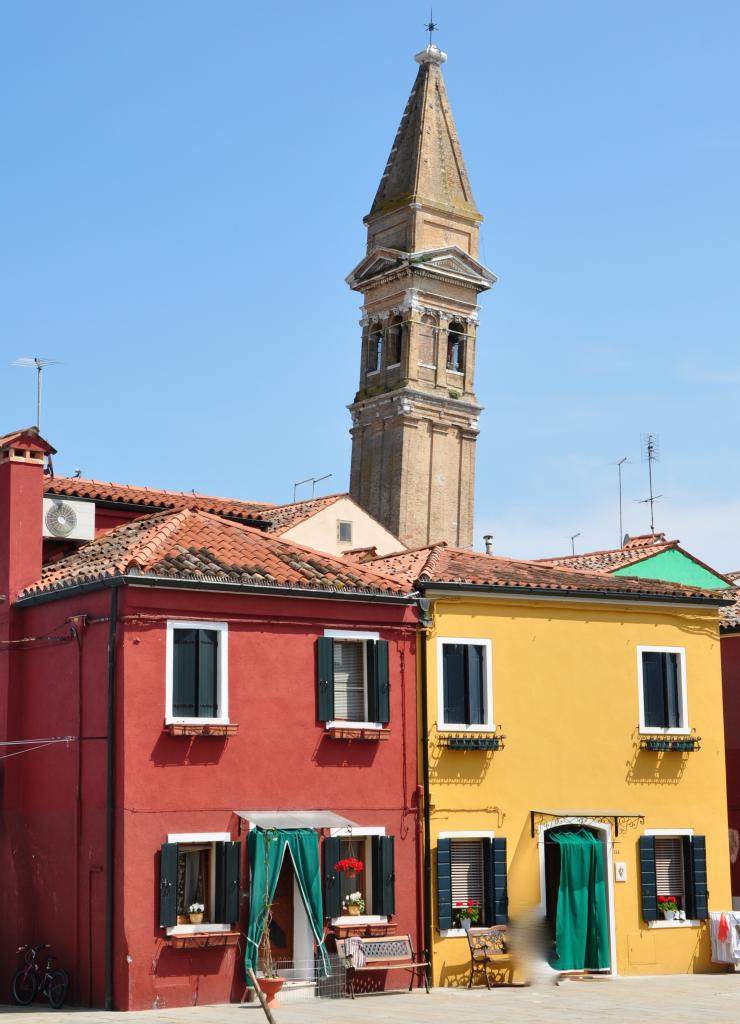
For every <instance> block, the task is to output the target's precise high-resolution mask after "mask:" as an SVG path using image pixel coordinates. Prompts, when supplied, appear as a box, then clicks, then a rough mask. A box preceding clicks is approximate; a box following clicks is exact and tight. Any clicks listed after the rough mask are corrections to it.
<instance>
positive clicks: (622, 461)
mask: <svg viewBox="0 0 740 1024" xmlns="http://www.w3.org/2000/svg"><path fill="white" fill-rule="evenodd" d="M625 462H629V459H628V458H627V456H626V455H625V456H624V458H622V459H620V460H619V461H618V462H617V472H618V473H619V546H620V548H623V547H624V531H623V530H622V466H623V465H624V464H625Z"/></svg>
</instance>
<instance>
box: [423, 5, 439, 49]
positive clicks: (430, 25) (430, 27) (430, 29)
mask: <svg viewBox="0 0 740 1024" xmlns="http://www.w3.org/2000/svg"><path fill="white" fill-rule="evenodd" d="M437 27H438V26H437V25H436V24H435V21H434V11H433V10H432V8H431V7H430V8H429V21H428V22H427V23H426V25H425V26H424V28H425V29H426V30H427V32H428V33H429V45H430V46H432V45H433V44H432V32H436V31H437Z"/></svg>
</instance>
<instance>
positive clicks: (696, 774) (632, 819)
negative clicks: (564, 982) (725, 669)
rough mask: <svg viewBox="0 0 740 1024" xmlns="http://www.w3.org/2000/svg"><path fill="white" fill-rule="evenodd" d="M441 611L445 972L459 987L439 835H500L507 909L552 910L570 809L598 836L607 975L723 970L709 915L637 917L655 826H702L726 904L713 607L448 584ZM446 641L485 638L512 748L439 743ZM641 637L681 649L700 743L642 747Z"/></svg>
mask: <svg viewBox="0 0 740 1024" xmlns="http://www.w3.org/2000/svg"><path fill="white" fill-rule="evenodd" d="M430 593H431V592H430ZM432 609H433V610H432V616H433V625H432V626H431V628H430V629H429V630H428V631H427V636H426V646H427V652H426V653H427V673H428V676H427V678H428V682H427V704H428V715H427V727H428V733H429V801H430V845H431V850H432V872H431V874H432V893H431V894H430V895H431V907H432V922H433V928H432V934H433V951H432V956H433V972H434V980H435V983H437V984H443V985H444V984H447V985H449V984H453V985H454V984H460V983H461V982H463V981H464V980H465V979H466V977H467V969H468V962H469V957H468V946H467V941H466V939H465V937H464V933H462V932H455V931H454V930H452V931H450V930H443V931H440V928H439V922H440V917H439V908H438V884H437V878H438V868H439V863H438V850H439V848H440V837H443V836H447V837H449V836H451V835H452V836H454V835H455V834H465V833H467V834H470V833H472V834H480V835H491V836H495V837H497V838H505V839H506V848H507V855H506V856H507V885H508V908H509V915H510V917H511V919H512V920H513V921H516V919H517V918H519V917H521V915H522V914H524V913H525V912H527V911H528V910H531V909H532V908H539V909H540V910H544V908H545V903H546V900H545V892H544V888H545V886H546V884H547V883H546V882H545V875H544V854H545V843H546V842H547V832H548V829H549V828H550V827H553V826H557V825H559V824H562V823H565V822H568V821H578V822H580V821H584V822H585V823H586V824H587V825H589V826H591V828H592V829H593V830H594V834H595V835H596V836H597V838H598V839H599V841H600V842H601V843H602V847H603V856H604V869H605V882H606V888H605V891H606V899H607V906H606V909H607V915H608V922H609V947H610V948H609V957H610V962H609V969H610V970H611V972H612V973H614V974H620V975H645V974H664V973H665V974H668V973H685V972H687V971H711V970H713V969H717V968H716V966H714V965H712V963H711V961H710V945H709V935H708V928H707V923H706V921H700V922H695V923H681V924H679V923H668V922H664V921H662V920H659V921H651V922H647V921H645V920H644V919H643V910H642V903H641V899H642V895H641V885H642V878H641V870H640V853H639V839H640V837H641V836H645V835H648V834H650V833H651V832H652V831H653V830H663V832H664V833H665V834H671V835H677V836H680V835H682V834H685V833H687V832H688V833H691V832H693V835H694V836H705V837H706V866H707V877H708V888H709V907H710V909H712V910H714V909H727V908H728V907H729V906H730V905H731V894H730V880H729V869H728V859H727V811H726V802H725V779H724V743H723V723H722V698H721V674H720V645H719V634H718V622H717V609H716V608H710V609H701V608H698V607H695V608H687V607H680V608H679V607H665V606H663V607H661V606H659V605H657V604H652V603H650V602H648V601H646V602H645V603H644V604H640V603H632V604H629V605H628V604H623V605H622V604H620V603H618V602H614V601H596V600H594V601H589V602H585V601H582V600H581V601H573V600H570V601H569V600H568V599H567V598H557V599H549V600H542V599H539V600H538V599H535V598H533V597H532V598H517V599H513V600H512V599H508V600H507V599H505V598H503V597H501V598H498V599H494V598H492V597H489V598H483V597H481V598H478V599H473V598H464V597H457V598H455V597H450V596H445V597H438V598H437V599H436V600H434V601H433V605H432ZM443 638H457V639H463V640H468V641H479V642H486V643H488V644H490V659H491V661H490V678H491V684H492V702H493V714H492V726H491V728H492V729H493V730H495V734H496V735H499V736H503V737H505V739H504V740H503V749H499V750H495V751H490V750H463V749H451V748H450V747H449V746H445V745H444V743H445V730H444V728H443V727H442V728H441V727H440V725H441V723H442V721H443V712H442V710H441V708H440V699H441V685H442V684H441V676H440V673H441V671H442V670H441V665H440V661H439V656H440V650H441V646H440V645H441V643H442V641H443ZM641 647H653V648H669V649H674V650H678V651H681V652H683V656H684V658H685V684H686V700H687V714H688V729H689V731H690V733H691V735H694V736H699V737H701V742H700V749H697V750H693V751H691V752H678V751H667V752H665V751H663V752H653V751H648V750H644V749H641V739H642V738H643V734H644V733H646V732H649V730H644V729H643V730H642V733H641V729H640V701H639V667H638V658H639V653H638V652H639V650H640V648H641ZM472 734H474V735H483V736H485V735H487V734H486V733H485V732H480V731H478V732H476V731H475V730H473V732H472ZM466 735H468V736H469V735H471V731H470V730H468V731H467V733H466ZM537 812H539V813H537ZM545 812H547V813H545ZM553 812H554V813H553ZM615 815H617V818H616V822H615ZM533 827H534V835H532V829H533ZM617 827H618V830H619V831H618V834H617ZM622 879H623V880H622Z"/></svg>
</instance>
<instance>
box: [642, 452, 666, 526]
mask: <svg viewBox="0 0 740 1024" xmlns="http://www.w3.org/2000/svg"><path fill="white" fill-rule="evenodd" d="M640 440H641V443H642V461H643V462H647V464H648V482H649V485H650V497H649V498H642V499H641V500H640V501H639V502H638V505H649V506H650V532H651V533H655V502H656V501H660V499H661V498H662V497H663V495H662V494H653V463H654V462H657V461H658V460H659V458H660V446H659V439H658V435H657V434H643V435H642V436H641V439H640Z"/></svg>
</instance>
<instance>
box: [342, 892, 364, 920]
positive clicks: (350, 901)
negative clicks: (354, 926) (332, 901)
mask: <svg viewBox="0 0 740 1024" xmlns="http://www.w3.org/2000/svg"><path fill="white" fill-rule="evenodd" d="M342 907H343V908H344V910H345V911H346V912H347V913H348V914H350V915H351V916H352V917H356V916H357V915H358V914H362V913H363V912H364V910H365V901H364V899H363V898H362V893H361V892H350V893H348V894H347V895H346V896H345V897H344V899H343V900H342Z"/></svg>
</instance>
